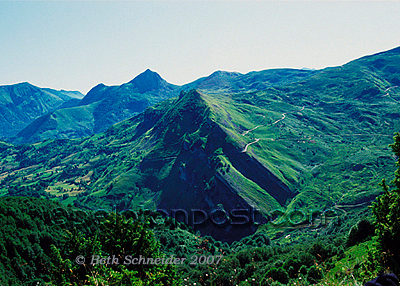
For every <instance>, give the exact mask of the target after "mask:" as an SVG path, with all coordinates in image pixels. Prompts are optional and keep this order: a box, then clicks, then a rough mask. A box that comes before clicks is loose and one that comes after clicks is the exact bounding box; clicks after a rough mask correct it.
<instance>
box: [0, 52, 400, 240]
mask: <svg viewBox="0 0 400 286" xmlns="http://www.w3.org/2000/svg"><path fill="white" fill-rule="evenodd" d="M399 67H400V49H399V48H397V49H394V50H390V51H387V52H384V53H379V54H376V55H372V56H366V57H363V58H360V59H358V60H354V61H352V62H350V63H347V64H345V65H343V66H339V67H332V68H326V69H322V70H317V71H305V70H292V69H288V70H270V71H262V72H253V73H249V74H246V75H241V74H237V73H225V72H217V73H214V74H212V75H211V76H209V77H206V78H202V79H199V80H197V81H196V82H194V83H191V85H192V86H189V85H188V86H185V87H184V88H181V89H180V90H181V91H180V93H179V96H177V97H173V98H168V99H166V100H164V101H160V102H159V103H157V104H155V105H153V106H150V107H148V108H146V109H145V110H144V112H142V113H138V114H137V115H135V116H133V117H131V118H129V119H127V120H124V121H122V122H120V123H117V124H115V125H113V126H112V127H110V128H108V129H107V130H106V131H105V132H103V133H99V134H95V135H92V136H90V137H87V138H81V139H76V140H47V141H44V142H39V143H35V144H32V145H21V146H4V151H2V152H1V153H0V162H1V163H0V166H1V169H0V194H3V195H20V194H24V195H35V196H42V197H49V198H50V197H51V198H54V197H58V198H59V199H60V200H62V201H63V202H64V203H65V204H70V203H71V204H72V203H73V204H74V205H75V206H76V207H80V208H89V209H92V210H95V209H108V210H110V211H111V210H115V211H119V212H123V211H124V212H125V214H127V210H137V209H139V208H142V209H150V210H155V209H161V210H162V212H163V213H164V214H166V213H167V214H168V215H171V216H176V217H177V218H178V219H179V220H188V223H189V224H192V225H193V222H195V223H198V224H199V225H195V229H199V230H200V231H201V232H202V233H205V234H210V235H212V236H213V237H215V238H217V239H220V240H223V241H232V240H238V239H240V238H242V237H244V236H247V235H249V234H252V233H254V232H255V231H256V229H257V227H258V226H259V225H257V224H252V223H249V222H248V221H247V218H249V216H252V215H254V212H257V213H258V216H257V218H256V219H254V220H256V221H257V222H259V223H260V224H261V226H260V227H259V228H258V229H262V228H266V227H267V226H268V224H265V223H266V221H268V220H272V219H275V218H276V214H277V213H280V214H282V213H283V212H286V213H289V214H293V216H289V217H285V216H282V217H281V218H280V219H279V218H278V220H277V221H276V220H275V222H277V223H279V225H280V226H285V227H289V228H296V227H299V225H302V224H304V223H305V224H308V221H309V220H310V219H311V220H313V219H314V216H315V215H317V216H318V214H320V215H321V214H323V213H325V214H326V213H328V212H330V213H335V214H337V215H340V214H349V213H352V212H354V211H355V210H360V209H364V208H366V206H367V205H368V204H370V202H371V201H372V200H373V199H374V198H375V197H376V196H377V195H378V194H379V193H380V191H381V190H380V188H379V187H378V183H379V182H380V181H381V179H382V178H384V177H390V176H391V174H392V172H393V171H394V167H393V166H394V164H393V163H394V161H395V158H393V156H392V154H391V151H390V150H389V148H388V147H387V145H388V144H390V143H392V136H393V133H394V132H395V131H398V130H399V129H400V116H399V112H398V111H399V102H400V88H399V87H398V86H397V82H398V80H399V78H400V69H399ZM149 75H151V74H149ZM141 78H143V79H146V78H147V77H146V76H143V77H141ZM151 78H152V79H153V80H151V82H152V83H154V82H155V84H152V85H150V86H151V87H148V88H146V87H145V86H141V85H140V84H139V82H142V79H141V80H137V81H135V82H130V83H127V84H126V85H127V86H128V87H130V88H132V89H133V90H136V91H137V92H139V91H140V90H142V91H144V90H145V91H147V90H148V89H150V90H151V91H157V87H159V86H160V85H162V81H160V80H159V78H158V77H157V76H154V75H153V76H152V77H151ZM191 87H197V89H190V88H191ZM119 88H121V87H112V90H118V89H119ZM106 89H108V87H105V86H98V87H96V88H94V89H93V90H92V93H93V94H91V95H90V96H89V94H88V95H87V96H89V97H88V98H87V99H86V100H87V103H88V104H87V105H83V106H91V105H92V106H94V107H93V108H94V109H95V108H96V107H95V105H96V104H100V103H101V102H102V100H98V98H102V97H101V96H100V95H99V94H101V93H102V92H104V94H108V95H109V94H110V93H105V91H104V90H106ZM187 89H189V90H187ZM171 91H172V90H171ZM110 96H111V95H110ZM154 96H155V97H156V95H154ZM103 100H104V99H103ZM88 112H90V111H88ZM251 212H253V214H251ZM128 213H129V212H128ZM260 213H261V214H263V217H261V215H260ZM206 216H207V219H208V220H207V221H206V222H204V223H201V222H202V221H203V219H205V217H206ZM227 216H229V218H227ZM321 221H325V220H324V219H322V218H321ZM245 222H246V224H244V223H245ZM269 231H272V233H278V232H279V229H276V228H274V229H272V230H269Z"/></svg>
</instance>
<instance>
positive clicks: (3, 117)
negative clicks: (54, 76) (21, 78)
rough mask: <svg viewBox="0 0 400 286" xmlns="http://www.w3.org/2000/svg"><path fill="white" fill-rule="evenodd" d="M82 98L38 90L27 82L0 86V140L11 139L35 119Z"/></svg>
mask: <svg viewBox="0 0 400 286" xmlns="http://www.w3.org/2000/svg"><path fill="white" fill-rule="evenodd" d="M82 97H83V95H82V94H81V93H79V92H77V91H64V90H61V91H57V90H53V89H49V88H39V87H36V86H34V85H31V84H30V83H27V82H24V83H19V84H14V85H6V86H0V138H9V137H12V136H14V135H15V134H17V133H18V132H19V131H21V130H22V129H23V128H25V127H26V126H27V125H28V124H29V123H31V122H32V121H34V120H35V119H36V118H38V117H40V116H42V115H44V114H46V113H48V112H51V111H53V110H55V109H57V108H59V107H60V106H61V105H62V104H65V103H67V102H69V101H70V100H73V99H80V98H82Z"/></svg>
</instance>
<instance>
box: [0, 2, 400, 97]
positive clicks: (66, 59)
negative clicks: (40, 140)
mask: <svg viewBox="0 0 400 286" xmlns="http://www.w3.org/2000/svg"><path fill="white" fill-rule="evenodd" d="M399 15H400V2H399V1H390V2H386V1H379V0H376V1H369V2H364V1H305V2H300V1H254V2H253V1H235V2H233V1H141V2H139V1H121V2H116V1H110V2H107V1H94V2H89V1H82V2H80V1H72V2H61V1H47V2H33V1H27V2H20V1H12V2H5V1H0V85H8V84H15V83H18V82H25V81H27V82H30V83H31V84H34V85H37V86H39V87H49V88H54V89H64V90H79V91H80V92H82V93H83V94H86V93H87V92H88V91H89V90H90V89H91V88H92V87H94V86H95V85H97V84H98V83H104V84H106V85H120V84H122V83H125V82H128V81H130V80H131V79H133V78H134V77H135V76H137V75H138V74H140V73H141V72H143V71H145V70H146V69H148V68H149V69H151V70H153V71H156V72H158V73H159V74H160V75H161V77H162V78H164V79H165V80H167V81H168V82H170V83H173V84H179V85H181V84H185V83H188V82H192V81H194V80H196V79H198V78H200V77H203V76H207V75H209V74H211V73H212V72H214V71H216V70H224V71H237V72H241V73H247V72H249V71H257V70H265V69H271V68H304V67H307V68H316V69H320V68H324V67H329V66H338V65H342V64H344V63H346V62H349V61H351V60H353V59H356V58H359V57H361V56H364V55H368V54H374V53H377V52H381V51H385V50H389V49H391V48H395V47H398V46H400V32H399V29H400V17H399Z"/></svg>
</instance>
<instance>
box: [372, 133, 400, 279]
mask: <svg viewBox="0 0 400 286" xmlns="http://www.w3.org/2000/svg"><path fill="white" fill-rule="evenodd" d="M389 146H390V147H391V148H392V150H393V152H394V154H395V155H396V160H397V162H396V166H397V170H396V171H395V178H394V180H393V181H392V182H391V184H393V187H392V188H390V187H389V186H388V185H387V184H386V182H385V180H382V183H381V186H382V188H383V190H384V194H382V195H381V196H379V197H378V198H377V200H376V202H374V203H373V205H372V212H373V214H374V216H375V232H376V234H377V236H378V251H379V252H380V254H381V257H380V258H379V260H380V261H379V262H380V264H381V266H383V267H385V268H389V269H390V270H391V271H393V272H395V273H396V274H397V275H398V274H400V134H399V133H398V132H397V133H396V134H395V137H394V143H393V144H391V145H389Z"/></svg>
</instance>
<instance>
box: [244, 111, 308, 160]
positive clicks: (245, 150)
mask: <svg viewBox="0 0 400 286" xmlns="http://www.w3.org/2000/svg"><path fill="white" fill-rule="evenodd" d="M303 110H304V106H303V107H302V108H300V109H299V110H295V111H290V112H284V113H282V118H281V119H278V120H276V121H275V122H274V123H271V126H272V125H275V124H277V123H279V122H280V121H282V120H283V119H285V118H286V114H288V113H295V112H299V111H303ZM263 117H264V118H265V116H263ZM261 126H267V125H257V126H256V127H254V128H253V129H249V130H247V131H246V132H244V133H243V134H242V136H245V135H247V134H248V133H249V132H251V131H254V130H256V129H257V128H259V127H261ZM261 139H265V140H272V141H274V139H272V138H256V140H254V141H253V142H250V143H248V144H247V145H246V146H245V147H244V149H243V151H242V152H243V153H246V152H247V148H248V147H249V146H250V145H251V144H254V143H257V142H258V141H260V140H261Z"/></svg>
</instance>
